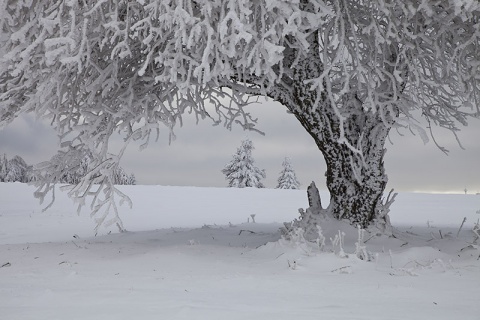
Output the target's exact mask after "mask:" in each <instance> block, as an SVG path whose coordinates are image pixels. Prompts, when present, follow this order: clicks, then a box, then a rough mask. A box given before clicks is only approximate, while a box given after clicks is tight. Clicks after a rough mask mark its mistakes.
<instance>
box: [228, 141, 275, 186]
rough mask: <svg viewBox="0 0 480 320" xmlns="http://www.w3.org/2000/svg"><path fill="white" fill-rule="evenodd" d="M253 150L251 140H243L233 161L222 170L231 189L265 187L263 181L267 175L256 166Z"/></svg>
mask: <svg viewBox="0 0 480 320" xmlns="http://www.w3.org/2000/svg"><path fill="white" fill-rule="evenodd" d="M253 149H255V148H254V147H253V143H252V141H251V140H250V139H246V140H243V141H242V144H241V145H240V147H239V148H238V149H237V152H236V153H235V154H234V155H233V159H232V161H230V162H229V163H228V164H227V165H226V166H225V168H223V169H222V173H223V174H224V175H225V179H227V180H228V186H229V187H233V188H245V187H255V188H264V187H265V186H264V185H263V183H262V181H261V180H262V179H264V178H265V177H266V173H265V170H262V169H259V168H258V167H256V166H255V160H254V159H253V156H252V150H253Z"/></svg>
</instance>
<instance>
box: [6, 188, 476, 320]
mask: <svg viewBox="0 0 480 320" xmlns="http://www.w3.org/2000/svg"><path fill="white" fill-rule="evenodd" d="M121 190H122V191H123V192H125V193H128V194H131V197H132V199H133V200H134V202H135V204H136V205H135V207H134V208H133V210H127V209H124V210H122V211H121V214H122V218H123V220H124V222H125V227H126V228H127V229H128V230H129V232H126V233H116V228H114V227H111V228H102V229H100V230H99V234H98V235H97V236H96V237H94V233H93V230H92V229H93V227H94V226H95V223H94V222H93V221H92V220H91V219H90V218H89V215H88V212H85V213H82V214H81V215H80V216H77V215H76V214H75V213H74V212H75V210H74V208H73V206H72V203H71V201H70V200H69V199H68V197H67V196H66V194H65V193H63V192H59V193H58V194H57V202H56V203H55V204H54V205H53V206H52V208H51V209H50V210H49V211H47V212H44V213H42V212H41V207H40V206H39V205H38V203H37V202H36V200H35V199H34V198H33V197H32V192H33V191H34V188H32V187H29V186H27V185H25V184H21V183H0V310H1V314H0V318H1V319H8V320H10V319H23V320H54V319H72V320H77V319H78V320H80V319H102V320H118V319H143V320H148V319H152V320H153V319H159V318H161V319H174V320H175V319H179V320H180V319H199V320H203V319H205V320H207V319H208V320H211V319H233V320H237V319H238V320H240V319H241V320H245V319H261V320H290V319H319V318H322V319H333V320H346V319H350V320H353V319H369V320H384V319H398V320H400V319H413V320H417V319H418V320H424V319H435V320H451V319H462V320H477V319H478V315H479V314H480V305H479V304H478V279H479V276H480V260H479V255H480V250H479V249H478V247H477V248H475V247H473V246H470V242H471V241H472V239H473V235H474V234H473V232H472V231H471V228H472V227H473V225H474V223H475V222H476V221H477V219H478V214H476V213H475V211H476V210H478V209H480V198H479V197H478V196H475V195H428V194H399V196H398V200H397V205H396V206H395V208H393V209H392V212H391V214H392V222H393V224H394V226H395V238H393V237H385V236H377V235H376V234H371V233H368V231H365V233H364V234H363V235H359V231H358V230H357V229H355V228H354V227H351V226H350V225H349V224H347V223H344V222H340V221H335V220H332V221H330V222H324V224H323V225H322V233H323V235H324V237H325V238H326V239H327V241H324V244H323V248H321V246H320V243H316V242H309V241H306V240H305V239H302V237H301V234H299V235H298V237H297V238H296V240H295V241H288V240H286V239H283V238H281V235H280V233H279V231H278V228H279V226H281V225H280V224H279V223H276V222H282V221H288V220H291V219H293V218H294V217H296V215H297V214H296V208H298V207H306V206H307V199H306V197H305V193H304V191H296V190H278V189H277V190H272V189H270V190H269V189H255V188H246V189H232V188H193V187H161V186H121ZM185 194H188V195H189V201H185ZM323 195H324V193H322V196H323ZM323 198H324V199H325V198H327V199H328V197H326V196H324V197H323ZM251 213H257V215H256V220H257V223H246V221H247V218H248V216H249V215H250V214H251ZM464 217H467V222H466V223H465V225H464V226H463V229H462V230H461V231H460V233H459V236H458V237H457V236H456V233H457V231H458V228H459V225H460V223H461V221H462V220H463V218H464ZM427 221H430V223H429V224H428V225H427ZM228 222H231V223H230V224H229V223H228ZM338 234H340V235H342V246H343V247H342V249H343V253H344V254H342V253H341V250H340V248H339V247H338V246H339V244H340V243H338V245H337V247H335V248H334V247H333V246H332V243H331V241H330V239H332V240H333V239H334V238H335V236H336V235H338ZM359 240H360V241H359ZM363 248H365V250H367V252H368V253H369V254H370V257H371V258H372V261H370V262H369V261H367V259H364V260H362V259H360V258H358V257H357V255H356V254H355V252H357V253H358V252H363V251H364V249H363ZM334 249H335V251H334Z"/></svg>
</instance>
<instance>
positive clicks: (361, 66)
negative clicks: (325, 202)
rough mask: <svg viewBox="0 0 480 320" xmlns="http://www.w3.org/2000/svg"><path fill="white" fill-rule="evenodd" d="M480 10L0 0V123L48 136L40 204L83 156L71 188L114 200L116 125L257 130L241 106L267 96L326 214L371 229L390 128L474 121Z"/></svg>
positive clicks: (374, 1)
mask: <svg viewBox="0 0 480 320" xmlns="http://www.w3.org/2000/svg"><path fill="white" fill-rule="evenodd" d="M479 16H480V3H479V2H478V1H472V0H444V1H425V0H298V1H290V0H288V1H287V0H278V1H270V0H255V1H253V0H218V1H210V0H169V1H165V0H107V1H70V0H35V1H18V0H0V57H1V58H0V123H1V124H5V123H8V122H10V121H12V120H13V119H14V118H15V117H16V116H17V115H19V114H20V113H22V112H35V113H37V114H38V115H39V116H42V117H45V118H49V119H51V120H52V123H53V125H54V126H55V127H56V128H57V131H58V132H59V136H60V137H61V139H62V144H61V146H62V149H61V150H60V152H59V155H58V156H59V157H61V160H62V161H52V162H51V163H50V164H45V165H44V166H42V167H41V168H42V169H43V170H44V172H45V174H44V175H43V177H42V179H40V180H39V182H38V186H39V191H38V192H37V196H39V197H44V196H45V194H46V193H47V192H48V191H49V190H52V188H53V186H54V184H55V183H56V182H58V178H59V175H58V174H57V173H58V172H63V171H64V170H65V169H66V168H70V167H74V166H72V165H71V164H72V162H75V161H76V160H75V159H76V157H81V156H82V155H84V154H86V153H88V152H92V154H93V157H94V160H93V161H94V163H92V166H91V167H90V168H91V170H92V171H93V172H92V173H91V174H87V175H85V177H84V178H83V179H82V181H81V183H80V184H77V186H76V188H74V189H72V190H71V192H70V194H71V195H72V196H79V197H83V196H84V195H85V194H91V193H93V194H96V195H97V196H98V195H100V194H104V195H105V198H99V197H96V198H95V199H96V200H97V201H98V202H97V203H98V204H106V205H110V204H109V203H110V202H108V201H105V200H108V199H113V198H114V197H116V196H121V197H122V194H120V193H118V192H117V190H116V189H115V188H114V187H113V182H112V179H111V176H112V172H113V170H114V169H115V168H116V167H117V166H118V162H119V161H120V158H121V156H122V154H123V149H122V150H121V151H120V152H119V153H116V154H110V151H109V148H108V145H109V143H108V142H109V138H110V137H111V136H112V134H113V133H114V132H121V133H123V134H124V135H125V141H126V144H128V142H130V141H131V140H144V141H145V142H148V139H149V137H150V135H151V133H152V132H153V133H158V130H159V126H160V124H163V125H165V126H166V127H167V128H168V129H169V130H170V131H171V130H172V129H173V127H174V126H175V124H176V123H177V122H181V117H182V114H184V113H185V112H191V113H194V114H195V115H196V116H197V117H198V118H211V119H213V121H214V122H215V123H221V122H224V123H225V125H226V126H227V127H230V126H231V125H232V124H234V123H239V124H240V125H242V126H243V127H244V128H245V129H249V130H254V129H255V126H254V125H255V121H254V120H253V119H252V117H251V116H250V114H248V113H247V112H246V111H245V110H244V108H243V106H244V105H245V103H247V102H248V97H251V96H252V95H262V96H267V97H270V98H273V99H275V100H277V101H279V102H281V103H282V104H283V105H284V106H285V107H286V108H287V109H288V110H289V111H290V112H291V113H292V114H293V115H294V116H295V117H296V118H297V119H298V120H299V122H300V123H301V125H302V126H303V127H304V128H305V130H307V131H308V133H309V134H310V135H311V136H312V138H313V139H314V140H315V143H316V145H317V146H318V148H319V149H320V151H321V152H322V154H323V155H324V158H325V160H326V164H327V172H326V177H327V187H328V189H329V191H330V197H331V199H330V205H329V208H328V211H329V213H330V214H332V215H333V216H334V217H336V218H339V219H342V218H346V219H349V220H350V221H351V222H352V223H353V224H360V225H362V226H363V227H365V226H367V225H369V224H371V223H372V222H374V221H377V222H378V221H379V220H382V219H384V217H385V215H384V213H385V212H386V210H387V209H388V208H386V207H385V203H383V202H382V194H383V192H384V188H385V185H386V183H387V176H386V174H385V170H384V165H383V157H384V154H385V148H384V144H385V140H386V138H387V136H388V134H389V132H390V130H392V129H394V130H402V129H405V130H407V131H408V130H411V131H415V132H419V133H420V136H421V137H422V138H423V139H425V140H426V139H427V137H428V135H427V133H426V132H427V131H430V132H431V131H432V130H433V128H434V125H435V124H436V125H438V126H440V127H443V128H446V129H449V130H451V131H452V132H453V133H454V134H455V133H456V131H457V130H458V127H459V125H460V124H461V125H466V124H467V120H468V118H469V117H479V115H480V111H479V108H480V102H479V100H480V98H479V95H480V84H479V80H480V79H479V75H480V70H479V68H480V55H479V54H478V52H480V48H479V37H480V27H479V25H480V22H479V20H480V18H479ZM232 102H233V103H232ZM209 106H210V107H209ZM207 108H210V109H211V110H208V112H207ZM419 115H420V116H421V117H423V118H424V119H425V120H426V123H427V125H426V128H422V127H421V126H420V125H419V122H418V121H417V119H416V118H417V117H419ZM432 136H433V135H432ZM172 137H173V134H172ZM435 143H436V142H435ZM442 150H444V149H443V148H442ZM445 151H446V150H445ZM96 208H97V207H96ZM115 219H118V216H116V217H115ZM103 220H104V217H103V218H101V219H99V221H103Z"/></svg>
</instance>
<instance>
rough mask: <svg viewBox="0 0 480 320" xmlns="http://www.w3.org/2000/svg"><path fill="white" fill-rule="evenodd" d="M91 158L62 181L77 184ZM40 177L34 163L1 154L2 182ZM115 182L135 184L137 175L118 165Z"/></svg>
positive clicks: (0, 174) (86, 170) (34, 179)
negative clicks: (29, 163)
mask: <svg viewBox="0 0 480 320" xmlns="http://www.w3.org/2000/svg"><path fill="white" fill-rule="evenodd" d="M89 162H90V159H89V158H84V159H82V160H81V162H80V165H79V166H78V168H76V169H75V170H72V171H68V172H67V173H65V174H64V175H62V177H61V179H60V182H61V183H68V184H77V183H78V182H79V181H80V180H81V179H82V177H84V176H85V174H87V172H88V163H89ZM37 179H38V174H37V172H36V171H35V170H34V167H33V166H32V165H28V164H27V163H26V162H25V160H23V158H22V157H20V156H14V157H13V158H12V159H8V158H7V155H6V154H4V155H3V156H0V182H23V183H27V182H33V181H36V180H37ZM113 180H114V184H117V185H134V184H136V179H135V175H134V174H133V173H132V174H127V173H126V172H125V170H124V169H123V168H122V167H118V168H117V169H116V170H115V171H114V175H113Z"/></svg>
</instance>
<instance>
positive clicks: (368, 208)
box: [269, 41, 396, 228]
mask: <svg viewBox="0 0 480 320" xmlns="http://www.w3.org/2000/svg"><path fill="white" fill-rule="evenodd" d="M311 43H312V46H311V47H310V50H309V53H308V57H307V58H305V59H303V60H302V61H300V62H299V63H298V64H297V65H296V66H295V67H294V72H293V77H292V78H290V79H287V80H284V81H283V82H282V83H279V84H277V85H276V87H275V88H274V89H273V90H272V91H271V92H270V94H269V95H270V96H271V97H272V98H274V99H276V100H278V101H280V102H281V103H282V104H283V105H285V106H286V107H287V108H288V110H289V111H290V112H292V113H293V114H294V115H295V117H296V118H297V119H298V120H299V121H300V123H301V124H302V126H303V127H304V128H305V130H307V132H308V133H309V134H310V135H311V136H312V138H313V139H314V140H315V143H316V144H317V146H318V148H319V149H320V151H321V152H322V154H323V156H324V158H325V161H326V165H327V171H326V173H325V175H326V178H327V188H328V190H329V191H330V205H329V207H328V211H329V212H330V214H331V215H333V216H334V217H335V218H337V219H348V220H350V222H351V223H352V224H353V225H360V226H361V227H363V228H365V227H367V226H369V225H370V224H371V223H373V222H374V220H377V222H378V223H377V224H380V225H384V226H389V221H388V216H387V215H386V214H387V213H388V205H389V204H390V203H387V204H386V205H384V204H383V203H382V195H383V193H384V190H385V186H386V183H387V175H386V174H385V169H384V162H383V157H384V154H385V149H384V144H385V140H386V138H387V136H388V132H389V130H390V126H389V125H388V124H387V123H385V119H382V118H381V117H380V116H379V115H378V114H376V113H374V112H372V111H370V110H365V109H364V108H363V104H362V102H361V101H360V100H359V99H358V98H357V95H356V92H354V91H352V92H349V93H347V94H345V96H344V101H343V103H342V107H341V108H339V110H340V112H341V116H342V117H343V119H344V120H343V123H342V122H341V120H340V118H339V117H338V115H337V114H336V113H335V111H334V108H333V107H332V105H331V101H330V99H328V97H327V96H326V94H325V93H324V92H321V93H319V92H317V91H316V90H311V89H310V88H309V86H308V85H306V84H305V80H310V79H315V78H318V77H319V76H320V74H321V72H322V71H323V67H322V63H321V59H320V57H319V54H318V53H319V51H318V44H317V45H316V42H315V41H312V42H311ZM395 116H396V115H390V117H395ZM392 119H393V118H392ZM342 127H343V136H342V133H341V132H342ZM341 138H343V141H342V139H341ZM347 143H348V144H350V147H349V146H348V145H347ZM354 149H356V150H357V152H355V151H354ZM378 220H382V221H378Z"/></svg>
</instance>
